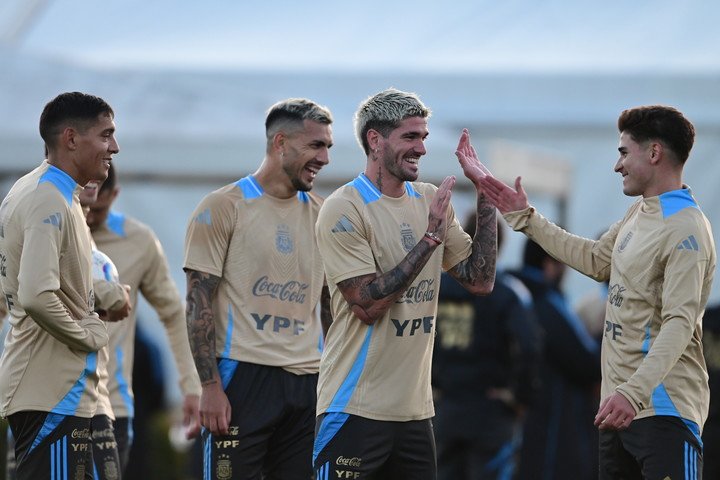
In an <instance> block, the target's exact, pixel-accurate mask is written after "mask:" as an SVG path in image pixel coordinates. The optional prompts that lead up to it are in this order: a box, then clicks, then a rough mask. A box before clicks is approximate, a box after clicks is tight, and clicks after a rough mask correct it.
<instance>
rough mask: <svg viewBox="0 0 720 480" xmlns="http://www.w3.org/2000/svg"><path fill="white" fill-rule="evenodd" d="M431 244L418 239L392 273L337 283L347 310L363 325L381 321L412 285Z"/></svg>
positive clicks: (431, 251)
mask: <svg viewBox="0 0 720 480" xmlns="http://www.w3.org/2000/svg"><path fill="white" fill-rule="evenodd" d="M435 247H436V246H435V245H430V244H429V243H428V242H427V241H425V240H421V241H420V242H419V243H418V244H417V245H415V247H414V248H413V249H412V250H411V251H410V253H408V254H407V255H406V256H405V258H404V259H403V260H402V261H401V262H400V263H399V264H398V265H397V266H396V267H395V268H393V269H392V270H390V271H389V272H387V273H385V274H383V275H379V276H378V275H375V274H369V275H362V276H359V277H353V278H348V279H347V280H343V281H342V282H340V283H338V288H339V289H340V291H341V292H342V294H343V296H344V297H345V300H346V301H347V302H348V303H349V305H350V309H351V310H352V311H353V312H354V313H355V315H356V316H358V317H359V318H360V319H361V320H362V321H363V322H365V323H367V324H372V323H374V322H375V321H376V320H378V319H379V318H381V317H382V316H383V315H384V314H385V312H387V310H388V309H389V308H390V307H391V306H392V304H393V303H394V302H395V301H396V300H397V299H398V298H400V297H401V296H402V294H403V293H404V292H405V290H407V288H408V287H409V286H410V284H412V282H413V281H414V280H415V278H416V277H417V276H418V274H419V273H420V271H421V270H422V269H423V267H424V266H425V264H426V263H427V261H428V259H429V258H430V256H431V255H432V253H433V252H434V251H435Z"/></svg>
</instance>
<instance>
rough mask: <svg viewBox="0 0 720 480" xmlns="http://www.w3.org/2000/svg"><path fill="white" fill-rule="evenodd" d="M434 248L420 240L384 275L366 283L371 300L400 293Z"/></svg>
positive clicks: (418, 271) (413, 277)
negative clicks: (368, 283)
mask: <svg viewBox="0 0 720 480" xmlns="http://www.w3.org/2000/svg"><path fill="white" fill-rule="evenodd" d="M434 250H435V249H434V248H433V247H431V246H430V245H428V243H427V242H425V241H420V242H419V243H418V244H417V245H415V248H413V249H412V250H410V253H408V254H407V255H406V256H405V258H403V259H402V261H401V262H400V263H399V264H398V265H397V267H395V268H393V269H392V270H390V271H389V272H387V273H386V274H385V275H381V276H379V277H377V278H376V279H375V280H373V281H372V282H371V283H370V285H368V293H369V294H370V298H372V299H373V300H380V299H382V298H385V297H389V296H393V295H398V296H399V295H402V293H403V292H404V291H405V290H407V288H408V287H409V286H410V284H411V283H412V282H413V281H414V280H415V278H416V277H417V276H418V274H419V273H420V270H422V269H423V267H424V266H425V264H426V263H427V261H428V259H429V258H430V256H431V255H432V253H433V251H434Z"/></svg>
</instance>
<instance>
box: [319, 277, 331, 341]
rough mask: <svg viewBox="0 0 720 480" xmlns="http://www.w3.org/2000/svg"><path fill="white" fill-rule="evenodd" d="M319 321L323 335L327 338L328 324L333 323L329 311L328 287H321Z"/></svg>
mask: <svg viewBox="0 0 720 480" xmlns="http://www.w3.org/2000/svg"><path fill="white" fill-rule="evenodd" d="M320 323H321V324H322V329H323V336H324V337H325V338H327V334H328V330H330V325H332V323H333V318H332V312H331V311H330V289H329V288H328V287H323V288H322V291H321V292H320Z"/></svg>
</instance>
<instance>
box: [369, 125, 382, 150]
mask: <svg viewBox="0 0 720 480" xmlns="http://www.w3.org/2000/svg"><path fill="white" fill-rule="evenodd" d="M382 138H383V136H382V135H381V134H380V132H378V131H377V130H374V129H372V128H371V129H370V130H368V132H367V142H368V147H370V151H371V152H373V151H375V150H377V149H378V148H379V147H380V142H381V141H382Z"/></svg>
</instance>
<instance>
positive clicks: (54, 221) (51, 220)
mask: <svg viewBox="0 0 720 480" xmlns="http://www.w3.org/2000/svg"><path fill="white" fill-rule="evenodd" d="M43 223H47V224H50V225H52V226H53V227H57V228H58V230H62V216H61V215H60V213H53V214H52V215H50V216H49V217H47V218H46V219H45V220H43Z"/></svg>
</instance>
